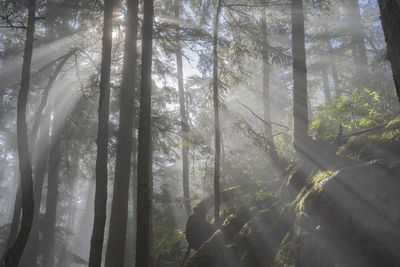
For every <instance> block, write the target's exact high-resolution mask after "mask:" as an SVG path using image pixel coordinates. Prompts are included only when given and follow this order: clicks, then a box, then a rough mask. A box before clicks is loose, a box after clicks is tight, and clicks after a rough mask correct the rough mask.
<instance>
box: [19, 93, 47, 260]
mask: <svg viewBox="0 0 400 267" xmlns="http://www.w3.org/2000/svg"><path fill="white" fill-rule="evenodd" d="M43 97H44V96H43ZM42 101H43V99H42ZM46 102H47V101H46ZM41 121H42V125H41V126H40V130H39V140H38V144H37V146H36V147H37V149H36V150H37V156H36V164H35V166H36V168H35V180H34V200H35V203H36V205H35V210H34V215H33V225H32V231H31V234H30V236H29V239H28V243H27V246H26V249H25V251H24V253H23V256H22V260H21V263H22V265H24V266H27V265H31V266H36V264H37V263H36V258H37V254H38V252H39V245H38V244H39V227H40V206H41V199H42V191H43V184H44V177H45V175H46V166H47V160H48V155H49V147H50V141H49V132H50V108H46V109H45V111H44V115H43V116H42V119H41ZM45 121H46V122H45ZM31 137H32V132H31ZM34 139H35V138H34V137H33V138H32V139H31V140H34Z"/></svg>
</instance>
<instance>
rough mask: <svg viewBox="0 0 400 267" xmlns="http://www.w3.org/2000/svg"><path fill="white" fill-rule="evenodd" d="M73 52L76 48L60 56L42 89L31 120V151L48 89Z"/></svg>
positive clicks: (47, 95)
mask: <svg viewBox="0 0 400 267" xmlns="http://www.w3.org/2000/svg"><path fill="white" fill-rule="evenodd" d="M75 52H76V49H73V50H71V51H70V52H68V53H67V54H66V55H64V56H63V57H62V58H60V63H59V64H58V65H57V67H56V69H55V70H54V73H53V74H52V75H51V76H50V78H49V81H48V82H47V84H46V86H45V88H44V90H43V96H42V99H41V101H40V104H39V107H38V110H37V112H36V116H35V120H34V121H33V124H32V129H31V132H30V136H29V137H30V140H31V142H32V143H31V151H33V149H34V144H35V141H36V135H37V131H38V130H39V126H40V122H41V121H42V120H43V111H44V108H45V107H46V104H47V99H48V97H49V93H50V90H51V88H52V87H53V84H54V82H55V81H56V79H57V77H58V75H59V74H60V72H61V70H62V68H63V67H64V65H65V63H67V61H68V59H69V58H70V57H71V56H72V55H74V54H75Z"/></svg>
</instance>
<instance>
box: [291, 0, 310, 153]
mask: <svg viewBox="0 0 400 267" xmlns="http://www.w3.org/2000/svg"><path fill="white" fill-rule="evenodd" d="M291 8H292V54H293V144H294V148H295V150H296V153H297V155H298V156H300V157H301V156H302V155H304V153H305V151H306V147H307V143H308V105H307V100H308V97H307V68H306V49H305V37H304V14H303V1H302V0H292V4H291Z"/></svg>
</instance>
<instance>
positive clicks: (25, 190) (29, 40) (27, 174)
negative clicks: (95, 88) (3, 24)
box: [0, 0, 36, 267]
mask: <svg viewBox="0 0 400 267" xmlns="http://www.w3.org/2000/svg"><path fill="white" fill-rule="evenodd" d="M35 11H36V0H31V1H29V2H28V26H27V32H26V42H25V51H24V60H23V65H22V77H21V88H20V91H19V93H18V104H17V147H18V159H19V171H20V174H21V194H22V219H21V228H20V230H19V233H18V236H17V238H16V240H15V242H14V244H13V245H12V246H11V247H10V248H9V249H7V251H6V252H5V254H4V255H3V258H2V260H1V263H0V264H1V265H3V266H7V267H18V263H19V261H20V259H21V256H22V253H23V251H24V248H25V245H26V242H27V241H28V237H29V233H30V231H31V228H32V222H33V213H34V199H33V181H32V165H31V162H30V157H29V143H28V127H27V123H26V105H27V99H28V91H29V83H30V69H31V62H32V52H33V42H34V32H35V20H36V18H35ZM15 212H19V211H15Z"/></svg>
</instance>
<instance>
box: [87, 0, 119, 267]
mask: <svg viewBox="0 0 400 267" xmlns="http://www.w3.org/2000/svg"><path fill="white" fill-rule="evenodd" d="M113 5H114V1H113V0H105V2H104V27H103V40H102V44H103V48H102V58H101V70H100V99H99V117H98V120H99V124H98V132H97V158H96V191H95V200H94V221H93V232H92V237H91V240H90V255H89V267H100V266H101V257H102V251H103V242H104V228H105V223H106V208H107V172H108V168H107V164H108V120H109V118H108V116H109V103H110V74H111V48H112V21H113Z"/></svg>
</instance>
